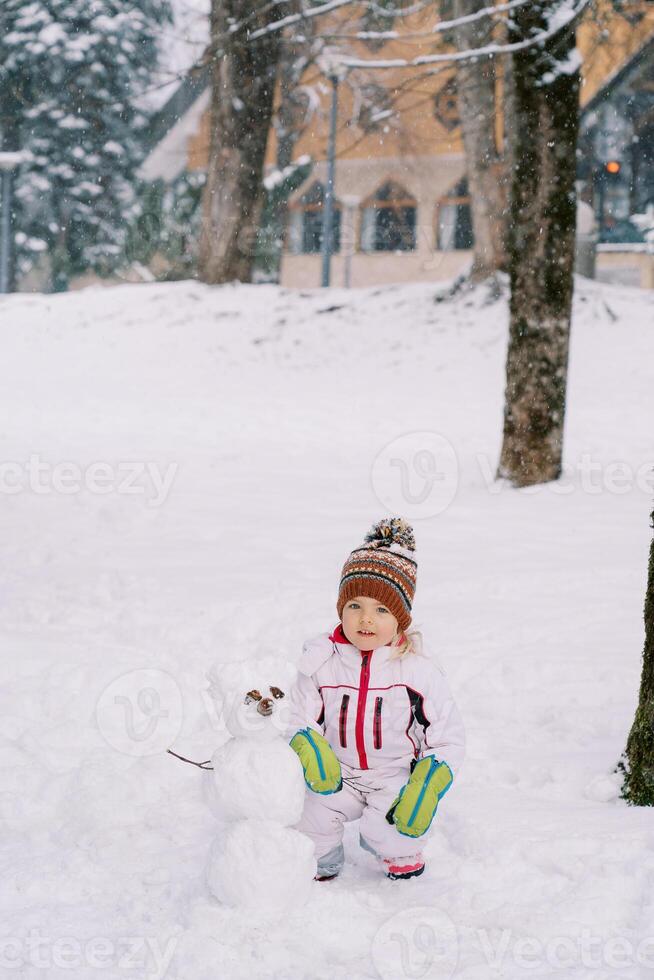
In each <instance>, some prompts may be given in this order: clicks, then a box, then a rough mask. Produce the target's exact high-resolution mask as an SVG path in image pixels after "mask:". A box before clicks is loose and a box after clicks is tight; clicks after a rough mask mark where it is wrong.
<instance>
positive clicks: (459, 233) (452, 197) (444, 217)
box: [436, 177, 474, 252]
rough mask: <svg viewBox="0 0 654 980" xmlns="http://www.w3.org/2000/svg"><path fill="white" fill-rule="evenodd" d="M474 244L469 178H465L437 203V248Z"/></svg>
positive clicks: (452, 248) (442, 250) (443, 249)
mask: <svg viewBox="0 0 654 980" xmlns="http://www.w3.org/2000/svg"><path fill="white" fill-rule="evenodd" d="M473 245H474V235H473V231H472V213H471V211H470V194H469V192H468V181H467V178H465V177H464V178H463V179H462V180H460V181H459V182H458V184H455V185H454V187H453V188H452V189H451V190H450V191H449V192H448V193H447V194H446V195H445V197H442V198H441V199H440V201H439V202H438V204H437V205H436V248H437V249H438V250H439V251H441V252H452V251H455V250H456V249H468V248H472V247H473Z"/></svg>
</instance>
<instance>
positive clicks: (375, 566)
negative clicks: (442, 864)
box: [289, 517, 465, 881]
mask: <svg viewBox="0 0 654 980" xmlns="http://www.w3.org/2000/svg"><path fill="white" fill-rule="evenodd" d="M416 572H417V563H416V558H415V540H414V536H413V530H412V528H411V527H409V525H408V524H407V523H406V521H404V520H402V519H401V518H399V517H395V518H392V519H390V520H382V521H380V522H379V524H377V525H375V526H374V527H373V528H372V529H371V530H370V531H369V533H368V534H367V535H366V538H365V541H364V543H363V544H362V545H361V546H360V547H359V548H357V549H356V550H355V551H353V552H351V554H350V556H349V558H348V559H347V561H346V562H345V565H344V567H343V571H342V574H341V581H340V586H339V591H338V601H337V604H336V608H337V611H338V615H339V619H340V622H339V624H338V626H337V627H336V629H334V631H333V632H332V633H331V635H330V634H328V633H323V634H320V635H319V636H317V637H315V638H314V639H311V640H308V641H307V642H306V643H305V644H304V648H303V652H302V659H301V660H300V663H299V665H298V666H299V675H298V680H297V682H296V684H295V687H294V689H293V691H292V692H291V698H290V701H291V704H290V708H291V715H290V718H291V721H290V728H289V734H290V732H291V731H295V732H296V734H295V735H294V737H293V738H292V739H291V745H292V747H293V748H294V749H295V751H296V752H297V754H298V756H299V757H300V761H301V762H302V765H303V768H304V774H305V781H306V783H307V787H308V788H307V793H306V800H305V805H304V812H303V814H302V818H301V820H300V822H299V824H297V825H296V829H297V830H300V831H302V832H303V833H305V834H307V835H308V836H309V837H310V838H311V839H312V840H313V842H314V845H315V849H316V859H317V862H318V874H317V875H316V879H317V880H318V881H326V880H328V879H330V878H334V877H336V875H337V874H338V873H339V871H340V870H341V868H342V867H343V862H344V853H343V845H342V840H343V824H344V823H345V822H346V821H350V820H356V819H357V818H359V817H360V818H361V822H360V825H359V832H360V836H359V842H360V844H361V846H362V847H364V848H365V849H366V850H368V851H371V852H372V853H373V854H374V855H375V856H376V857H377V858H378V859H379V861H380V863H381V866H382V867H383V869H384V871H385V873H386V875H387V876H388V877H389V878H393V879H395V878H411V877H414V876H416V875H420V874H422V872H423V871H424V867H425V864H424V860H423V856H422V851H421V845H422V844H423V842H424V841H425V840H426V839H427V836H428V832H429V828H430V826H431V823H432V820H433V818H434V816H435V813H436V808H437V806H438V802H439V800H440V799H441V797H442V796H443V795H444V793H445V792H446V791H447V790H448V789H449V786H450V784H451V783H452V779H453V774H454V773H455V772H456V771H457V770H458V768H459V766H460V765H461V762H462V760H463V755H464V743H465V734H464V729H463V723H462V721H461V716H460V715H459V712H458V710H457V707H456V705H455V704H454V701H453V700H452V695H451V693H450V689H449V687H448V684H447V681H446V679H445V676H444V675H443V673H442V671H441V670H440V668H439V667H438V666H436V665H435V664H434V663H433V662H431V661H430V660H429V657H428V656H426V655H425V653H424V651H423V649H422V642H421V636H420V634H419V633H418V632H415V631H412V632H410V633H409V632H407V631H408V628H409V626H410V624H411V604H412V602H413V597H414V594H415V587H416Z"/></svg>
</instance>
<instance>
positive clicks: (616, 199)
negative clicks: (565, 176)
mask: <svg viewBox="0 0 654 980" xmlns="http://www.w3.org/2000/svg"><path fill="white" fill-rule="evenodd" d="M579 150H580V153H579V158H580V177H581V179H582V184H581V196H582V199H583V200H585V201H587V202H588V203H589V204H590V205H591V206H592V207H593V210H594V213H595V218H596V221H597V226H598V231H599V245H598V264H597V275H598V278H600V279H607V280H609V281H614V282H615V281H619V282H624V283H625V284H630V285H643V286H649V287H650V288H654V256H653V255H652V252H653V251H654V214H653V213H652V211H654V36H651V37H649V38H647V39H646V40H645V41H644V42H643V44H642V45H641V47H640V48H638V49H637V50H636V51H635V52H634V54H633V55H632V56H631V57H630V58H629V59H628V60H627V61H626V62H625V63H624V64H623V65H621V66H620V67H619V68H618V69H617V70H616V71H614V72H613V73H612V74H611V75H609V77H608V78H607V79H606V81H605V82H604V83H603V84H602V85H601V87H600V88H599V89H598V91H597V92H596V93H595V95H594V96H593V97H592V98H591V99H589V101H588V102H587V103H586V105H585V106H584V110H583V113H582V117H581V127H580V134H579ZM648 211H649V212H650V217H649V218H647V217H646V216H647V212H648ZM632 216H642V219H641V221H640V222H639V221H638V220H637V218H636V220H633V217H632ZM648 225H649V230H650V232H651V234H652V236H653V237H652V240H651V242H648V241H647V240H646V232H647V226H648Z"/></svg>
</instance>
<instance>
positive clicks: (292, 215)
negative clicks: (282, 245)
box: [288, 181, 341, 255]
mask: <svg viewBox="0 0 654 980" xmlns="http://www.w3.org/2000/svg"><path fill="white" fill-rule="evenodd" d="M324 206H325V188H324V187H323V185H322V184H321V183H320V182H319V181H316V182H315V183H313V184H312V185H311V187H310V188H309V189H308V190H307V191H306V192H305V193H304V194H303V195H302V197H300V198H299V200H297V201H296V202H295V203H294V204H293V205H292V206H291V209H290V211H289V219H288V249H289V252H291V253H292V254H294V255H300V254H305V255H312V254H315V253H317V252H320V251H321V250H322V225H323V215H324ZM340 248H341V208H340V205H339V203H338V202H337V201H334V211H333V217H332V252H339V251H340Z"/></svg>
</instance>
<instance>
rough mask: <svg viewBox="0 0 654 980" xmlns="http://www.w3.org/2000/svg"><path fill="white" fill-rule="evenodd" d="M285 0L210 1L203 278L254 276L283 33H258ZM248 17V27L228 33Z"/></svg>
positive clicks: (280, 13)
mask: <svg viewBox="0 0 654 980" xmlns="http://www.w3.org/2000/svg"><path fill="white" fill-rule="evenodd" d="M287 12H288V6H287V5H286V4H284V3H279V4H269V3H266V2H263V0H255V2H254V3H252V2H247V0H212V7H211V46H212V59H213V69H212V82H211V136H210V146H209V161H208V167H207V182H206V185H205V188H204V195H203V202H202V207H203V216H202V232H201V235H200V261H199V265H200V278H201V279H202V280H203V281H204V282H208V283H223V282H231V281H233V280H235V279H236V280H240V281H241V282H249V281H250V280H251V277H252V265H253V262H254V259H255V254H256V242H257V234H258V231H259V222H260V217H261V208H262V203H263V183H262V181H263V169H264V161H265V155H266V146H267V143H268V134H269V131H270V126H271V122H272V114H273V99H274V94H275V82H276V79H277V69H278V65H279V58H280V50H281V32H280V31H274V32H271V33H267V34H266V33H264V34H263V35H261V36H259V37H256V38H253V37H252V35H253V34H255V33H256V32H257V31H258V30H260V29H262V28H265V26H266V24H267V23H271V22H273V21H276V20H278V19H281V17H283V16H284V15H285V14H286V13H287ZM241 22H245V23H246V24H247V29H240V30H236V31H232V32H230V25H233V24H235V23H241Z"/></svg>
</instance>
